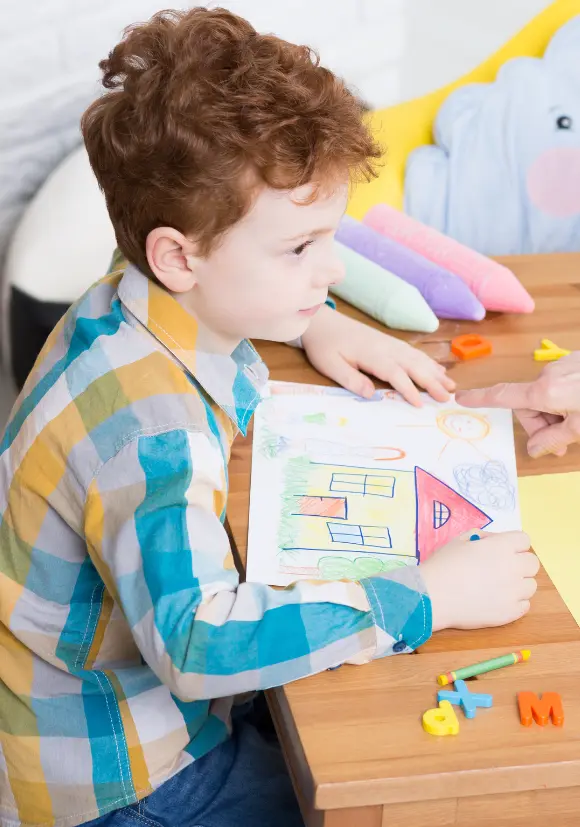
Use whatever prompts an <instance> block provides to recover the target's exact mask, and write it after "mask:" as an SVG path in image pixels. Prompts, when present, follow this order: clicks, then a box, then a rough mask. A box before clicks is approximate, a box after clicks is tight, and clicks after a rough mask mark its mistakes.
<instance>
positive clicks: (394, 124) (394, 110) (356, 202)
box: [347, 0, 580, 219]
mask: <svg viewBox="0 0 580 827" xmlns="http://www.w3.org/2000/svg"><path fill="white" fill-rule="evenodd" d="M577 14H580V0H555V2H554V3H552V4H551V5H550V6H548V7H547V8H546V9H544V11H543V12H541V13H540V14H539V15H537V17H534V19H533V20H531V21H530V22H529V23H528V25H527V26H525V27H524V28H523V29H522V30H521V31H520V32H518V34H516V35H514V37H512V38H511V40H509V41H508V42H507V43H506V44H505V45H504V46H502V47H501V49H499V50H498V51H497V52H495V54H493V55H492V56H491V57H489V58H488V59H487V60H486V61H484V63H482V64H481V65H480V66H478V67H477V68H476V69H474V70H473V71H471V72H469V73H468V74H466V75H464V76H463V77H461V78H459V79H458V80H456V81H454V82H453V83H449V84H448V85H447V86H443V87H442V88H441V89H437V90H435V91H434V92H430V93H429V94H428V95H424V96H423V97H421V98H415V99H414V100H410V101H405V102H403V103H400V104H397V105H396V106H390V107H388V108H387V109H379V110H377V111H376V112H373V113H371V114H370V115H369V116H368V117H369V119H370V124H371V128H372V130H373V132H374V134H375V136H376V137H377V139H378V140H379V142H380V143H381V145H382V146H383V148H384V149H385V150H386V151H387V155H386V162H385V165H384V167H383V168H382V169H381V173H380V175H379V177H378V178H376V179H375V180H374V181H371V183H370V184H359V185H358V187H356V189H355V190H354V192H353V193H352V195H351V198H350V201H349V205H348V210H347V212H348V213H349V215H352V216H353V218H358V219H362V218H363V216H364V215H365V213H366V212H367V210H368V209H369V208H370V207H372V206H373V205H374V204H377V203H379V202H386V203H387V204H391V205H392V206H393V207H397V208H398V209H402V208H403V191H404V182H405V164H406V162H407V157H408V155H409V153H410V152H412V151H413V150H414V149H416V148H417V147H418V146H422V145H423V144H430V143H431V142H432V129H433V121H434V120H435V116H436V115H437V112H438V111H439V107H440V106H441V104H442V103H443V101H444V100H445V98H446V97H447V96H448V95H449V94H450V93H451V92H452V91H453V90H454V89H457V87H459V86H464V85H465V84H466V83H490V82H491V81H493V80H495V77H496V75H497V72H498V70H499V68H500V66H502V65H503V64H504V63H505V62H506V61H508V60H511V59H512V58H514V57H541V56H542V55H543V54H544V51H545V49H546V46H547V45H548V43H549V41H550V39H551V37H552V35H553V34H554V33H555V32H556V31H557V30H558V29H559V28H560V27H561V26H563V25H564V23H566V22H567V21H568V20H570V18H572V17H574V16H575V15H577Z"/></svg>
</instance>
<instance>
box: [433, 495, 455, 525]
mask: <svg viewBox="0 0 580 827" xmlns="http://www.w3.org/2000/svg"><path fill="white" fill-rule="evenodd" d="M450 517H451V511H450V510H449V509H448V508H447V506H446V505H445V504H444V503H440V502H439V501H438V500H433V528H441V527H442V526H444V525H445V523H446V522H447V521H448V520H449V518H450Z"/></svg>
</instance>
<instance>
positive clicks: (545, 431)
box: [455, 352, 580, 457]
mask: <svg viewBox="0 0 580 827" xmlns="http://www.w3.org/2000/svg"><path fill="white" fill-rule="evenodd" d="M455 398H456V400H457V402H458V403H459V404H460V405H465V406H466V407H468V408H511V409H512V410H513V411H514V413H515V415H516V416H517V418H518V419H519V421H520V422H521V423H522V425H523V427H524V429H525V431H526V433H527V434H528V437H529V439H528V453H529V455H530V456H531V457H540V456H542V455H543V454H556V455H557V456H559V457H561V456H564V454H565V453H566V451H567V450H568V445H570V444H572V443H573V442H580V352H576V353H571V354H570V355H569V356H564V357H563V358H562V359H560V360H559V361H558V362H551V363H550V364H549V365H547V366H546V367H545V368H544V370H543V371H542V373H541V374H540V376H539V377H538V378H537V379H536V381H535V382H526V383H521V384H517V383H516V384H510V383H505V384H501V385H494V386H493V387H491V388H481V389H479V390H471V391H458V392H457V393H456V395H455Z"/></svg>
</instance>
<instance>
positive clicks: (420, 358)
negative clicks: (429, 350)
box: [302, 305, 455, 407]
mask: <svg viewBox="0 0 580 827" xmlns="http://www.w3.org/2000/svg"><path fill="white" fill-rule="evenodd" d="M302 345H303V347H304V350H305V352H306V355H307V356H308V359H309V360H310V362H311V363H312V364H313V365H314V367H315V368H316V369H317V370H319V371H320V372H321V373H323V374H324V375H325V376H328V377H329V378H330V379H333V380H334V381H335V382H338V384H340V385H342V386H343V387H344V388H346V389H347V390H349V391H352V393H356V394H358V395H359V396H364V397H366V398H370V397H371V396H372V395H373V393H374V390H375V387H374V385H373V383H372V381H371V380H370V379H369V378H368V376H365V375H364V374H365V373H369V374H371V375H373V376H376V377H377V379H380V380H382V381H383V382H388V383H389V384H390V385H392V387H393V388H394V389H395V390H397V391H399V393H400V394H401V395H402V396H403V397H404V398H405V399H406V400H407V402H410V403H411V405H415V406H416V407H420V406H421V405H422V402H421V395H420V393H419V390H418V389H417V385H418V386H419V387H421V388H424V389H425V390H426V391H428V393H430V394H431V396H432V397H433V399H436V400H437V401H438V402H446V401H447V400H448V399H449V394H450V393H451V392H453V391H454V390H455V383H454V382H453V380H452V379H451V378H450V377H449V376H447V373H446V371H445V368H443V367H442V366H441V365H438V364H437V362H434V361H433V359H430V358H429V356H426V355H425V354H424V353H422V352H421V351H420V350H417V349H416V348H414V347H411V346H410V345H408V344H407V343H406V342H402V341H400V340H399V339H395V338H394V337H393V336H388V335H387V334H386V333H381V332H380V331H378V330H375V329H374V328H372V327H368V326H367V325H365V324H362V323H361V322H357V321H355V320H354V319H350V318H348V316H344V315H343V314H342V313H338V312H337V311H336V310H332V309H331V308H330V307H328V306H326V305H325V306H324V307H322V308H321V309H320V310H319V311H318V313H317V314H316V316H315V317H314V318H313V320H312V322H311V323H310V327H309V328H308V330H307V331H306V333H304V334H303V336H302ZM363 371H364V373H363Z"/></svg>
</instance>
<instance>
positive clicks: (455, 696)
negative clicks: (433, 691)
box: [437, 681, 493, 718]
mask: <svg viewBox="0 0 580 827" xmlns="http://www.w3.org/2000/svg"><path fill="white" fill-rule="evenodd" d="M455 689H456V690H457V692H449V691H448V690H446V689H441V690H439V692H438V693H437V700H438V701H449V702H450V703H452V704H455V705H456V706H461V707H462V708H463V711H464V713H465V717H466V718H475V710H476V709H477V707H478V706H482V707H486V708H487V707H490V706H491V705H492V703H493V698H492V697H491V695H476V694H475V693H471V692H470V691H469V689H468V688H467V685H466V683H465V681H455Z"/></svg>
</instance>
